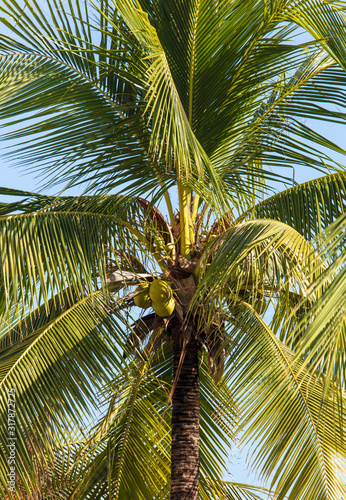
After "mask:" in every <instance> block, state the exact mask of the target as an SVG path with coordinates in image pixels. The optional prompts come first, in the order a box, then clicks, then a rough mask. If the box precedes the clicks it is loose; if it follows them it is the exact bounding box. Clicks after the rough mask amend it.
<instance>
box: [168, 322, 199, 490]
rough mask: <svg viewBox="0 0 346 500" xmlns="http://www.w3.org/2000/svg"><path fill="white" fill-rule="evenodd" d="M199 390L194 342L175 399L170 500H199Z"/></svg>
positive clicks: (175, 341)
mask: <svg viewBox="0 0 346 500" xmlns="http://www.w3.org/2000/svg"><path fill="white" fill-rule="evenodd" d="M179 333H180V332H178V331H175V332H173V357H174V375H175V374H176V372H177V368H178V364H179V360H180V355H181V349H182V348H181V345H180V342H179ZM180 335H181V333H180ZM199 391H200V389H199V373H198V345H197V343H196V341H194V340H192V339H191V343H189V344H188V345H187V348H186V354H185V358H184V363H183V365H182V369H181V372H180V376H179V379H178V383H177V385H176V388H175V391H174V394H173V398H172V403H173V410H172V453H171V500H197V499H198V481H199V407H200V398H199Z"/></svg>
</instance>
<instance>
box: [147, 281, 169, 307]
mask: <svg viewBox="0 0 346 500" xmlns="http://www.w3.org/2000/svg"><path fill="white" fill-rule="evenodd" d="M149 295H150V298H151V300H152V301H153V302H155V303H156V304H164V303H166V302H168V301H169V300H170V299H172V297H173V292H172V288H171V287H170V286H169V284H168V283H167V282H166V281H164V280H154V281H153V282H152V283H151V285H150V287H149Z"/></svg>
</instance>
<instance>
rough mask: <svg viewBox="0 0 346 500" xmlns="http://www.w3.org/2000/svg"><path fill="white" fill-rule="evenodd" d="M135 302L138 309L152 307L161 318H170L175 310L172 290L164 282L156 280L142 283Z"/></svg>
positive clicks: (136, 292) (137, 289) (134, 297)
mask: <svg viewBox="0 0 346 500" xmlns="http://www.w3.org/2000/svg"><path fill="white" fill-rule="evenodd" d="M133 301H134V303H135V305H136V306H137V307H141V308H142V309H148V308H149V307H152V308H153V309H154V311H155V313H156V314H157V315H158V316H160V317H161V318H165V317H166V316H170V315H171V314H172V313H173V311H174V309H175V300H174V297H173V291H172V288H171V287H170V286H169V284H168V283H167V282H166V281H164V280H154V281H153V282H152V283H149V282H147V281H145V282H143V283H141V284H140V285H139V286H138V287H137V288H136V291H135V295H134V296H133Z"/></svg>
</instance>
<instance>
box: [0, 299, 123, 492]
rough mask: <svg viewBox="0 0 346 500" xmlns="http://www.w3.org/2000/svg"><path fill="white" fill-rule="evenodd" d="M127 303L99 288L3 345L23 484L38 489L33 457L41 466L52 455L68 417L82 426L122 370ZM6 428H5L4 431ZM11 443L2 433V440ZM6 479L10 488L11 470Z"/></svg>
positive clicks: (0, 373)
mask: <svg viewBox="0 0 346 500" xmlns="http://www.w3.org/2000/svg"><path fill="white" fill-rule="evenodd" d="M124 307H125V308H126V305H125V306H124V304H123V301H121V300H120V301H118V303H117V302H116V301H114V299H111V298H110V297H109V296H107V295H105V294H104V292H103V291H99V292H95V293H93V294H91V295H89V296H88V297H86V298H83V299H81V300H79V301H77V302H76V303H75V304H74V305H72V306H71V307H69V308H67V309H66V310H65V311H63V312H62V313H61V314H59V315H57V316H56V317H55V318H54V319H52V320H51V321H50V322H48V323H46V324H45V325H43V326H40V327H39V328H38V329H37V330H32V331H31V332H30V333H29V332H27V335H26V336H25V337H24V338H21V337H20V338H17V339H14V340H15V341H14V342H13V343H12V344H7V345H6V344H5V345H4V343H3V345H2V349H1V353H0V377H1V379H0V387H1V390H2V394H3V397H2V400H1V415H2V416H1V419H2V420H4V418H5V414H7V400H6V398H5V395H6V391H7V390H12V389H13V388H14V390H15V395H16V408H17V421H16V426H17V433H18V435H17V440H16V446H17V452H18V456H20V464H19V466H18V475H19V479H20V481H21V483H22V485H23V487H26V485H27V486H28V487H31V488H32V487H35V477H34V476H33V477H31V476H30V478H29V477H28V476H27V471H29V470H31V463H32V461H33V460H34V461H35V463H36V464H37V467H38V468H40V462H41V461H42V463H43V464H44V462H45V461H47V460H49V456H50V457H51V456H52V453H53V449H52V446H54V445H53V443H54V436H56V432H58V431H57V430H56V429H59V425H64V424H66V423H67V420H68V419H71V420H72V421H73V422H74V423H75V425H79V424H80V419H81V418H83V414H84V413H85V414H86V415H88V414H89V415H90V414H91V412H92V411H95V409H96V408H97V401H96V400H95V393H96V392H97V390H99V389H100V388H101V386H102V384H104V383H106V382H107V381H110V380H111V374H112V370H113V369H114V367H115V366H117V367H118V368H119V369H121V368H120V367H121V363H122V361H121V360H122V351H123V350H124V348H125V343H124V341H125V332H124V331H123V324H124V323H125V325H126V324H127V323H126V315H123V314H122V313H121V311H122V309H124ZM29 321H30V318H29V319H28V320H27V322H29ZM33 326H35V325H33ZM14 333H16V329H14ZM57 394H59V398H56V395H57ZM5 432H6V429H5V427H3V431H2V433H5ZM55 439H56V438H55ZM51 440H53V441H51ZM5 441H6V438H5V436H4V434H2V439H1V442H2V443H4V442H5ZM1 454H2V461H1V463H2V464H3V466H4V467H6V464H7V460H6V458H5V456H6V450H5V448H3V447H1ZM35 457H36V458H35ZM1 478H2V487H3V488H6V486H5V483H6V472H5V471H3V473H2V474H1ZM27 481H29V482H28V483H27ZM5 491H6V490H5Z"/></svg>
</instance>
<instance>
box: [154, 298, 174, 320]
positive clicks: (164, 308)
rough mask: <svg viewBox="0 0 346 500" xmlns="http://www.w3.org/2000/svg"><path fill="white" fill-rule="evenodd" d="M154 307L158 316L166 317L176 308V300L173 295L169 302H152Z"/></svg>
mask: <svg viewBox="0 0 346 500" xmlns="http://www.w3.org/2000/svg"><path fill="white" fill-rule="evenodd" d="M152 306H153V309H154V311H155V312H156V314H157V315H158V316H160V317H161V318H165V317H166V316H170V315H171V314H172V313H173V311H174V309H175V300H174V298H173V297H172V298H171V299H169V300H168V301H167V302H154V301H153V303H152Z"/></svg>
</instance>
